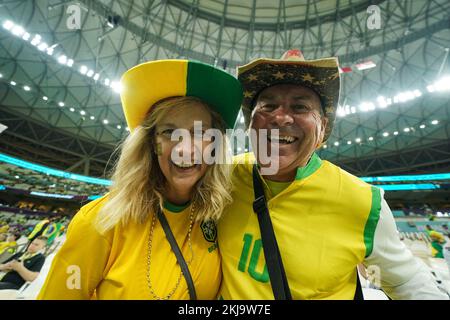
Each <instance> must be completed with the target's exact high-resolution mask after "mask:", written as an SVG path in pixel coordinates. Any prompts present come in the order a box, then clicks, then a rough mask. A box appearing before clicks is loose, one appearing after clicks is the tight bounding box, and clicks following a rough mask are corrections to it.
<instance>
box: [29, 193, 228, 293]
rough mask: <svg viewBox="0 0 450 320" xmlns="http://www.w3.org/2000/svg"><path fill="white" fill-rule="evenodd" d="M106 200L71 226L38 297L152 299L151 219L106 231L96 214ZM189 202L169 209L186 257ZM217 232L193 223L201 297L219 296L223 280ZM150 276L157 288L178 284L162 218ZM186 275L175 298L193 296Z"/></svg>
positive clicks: (85, 210) (196, 280)
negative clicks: (100, 227) (96, 220)
mask: <svg viewBox="0 0 450 320" xmlns="http://www.w3.org/2000/svg"><path fill="white" fill-rule="evenodd" d="M105 201H107V197H106V196H105V197H102V198H100V199H97V200H95V201H92V202H90V203H89V204H87V205H85V206H84V207H83V208H81V210H80V211H79V212H78V213H77V214H76V215H75V217H74V219H73V220H72V222H71V223H70V225H69V229H68V232H67V239H66V241H65V243H64V245H63V246H62V247H61V249H60V250H59V252H58V253H57V254H56V256H55V258H54V260H53V262H52V266H51V269H50V272H49V275H48V276H47V279H46V281H45V284H44V286H43V288H42V289H41V292H40V294H39V296H38V299H92V298H96V299H153V296H152V294H151V293H150V289H149V286H148V281H147V274H148V273H147V270H148V268H147V265H148V251H149V250H148V239H149V234H150V227H151V217H149V218H148V219H147V221H146V222H145V223H143V224H140V223H137V222H130V223H128V224H127V225H126V226H123V225H117V226H116V227H115V228H114V229H112V230H110V231H108V232H107V233H105V234H104V235H101V234H99V233H98V232H97V230H96V229H95V227H94V225H93V221H94V218H95V217H96V215H97V213H98V212H99V210H100V208H101V207H102V206H103V204H104V203H105ZM190 208H191V207H190V206H189V207H188V208H186V209H185V210H183V211H181V212H178V213H175V212H171V211H168V210H166V209H165V210H164V213H165V215H166V217H167V220H168V222H169V224H170V227H171V229H172V232H173V234H174V236H175V238H176V240H177V243H178V245H179V246H180V249H181V251H182V252H183V256H184V257H185V259H186V261H190V258H191V251H190V249H189V245H188V228H189V215H190ZM216 235H217V232H216V230H215V226H214V224H213V223H211V222H210V223H194V226H193V229H192V234H191V237H192V247H193V255H194V256H193V260H192V263H191V264H190V265H189V270H190V272H191V275H192V278H193V281H194V285H195V288H196V293H197V298H198V299H215V298H216V297H217V292H218V289H219V285H220V281H221V270H220V255H219V252H218V249H217V239H216ZM150 265H151V268H150V271H151V272H150V279H151V283H152V287H153V290H154V291H155V293H156V294H157V295H158V296H160V297H163V296H166V295H168V294H169V293H170V291H171V290H172V289H173V288H174V287H175V285H176V283H177V279H178V276H179V274H180V267H179V265H178V263H177V259H176V256H175V254H174V253H173V252H172V250H171V248H170V244H169V242H168V241H167V240H166V238H165V234H164V230H163V229H162V227H161V225H160V223H159V222H158V221H157V222H156V224H155V228H154V232H153V240H152V254H151V260H150ZM189 298H190V297H189V292H188V288H187V284H186V281H185V279H184V277H182V278H181V282H180V284H179V287H178V288H177V290H176V291H175V293H174V295H173V296H172V297H171V299H189Z"/></svg>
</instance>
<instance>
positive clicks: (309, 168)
mask: <svg viewBox="0 0 450 320" xmlns="http://www.w3.org/2000/svg"><path fill="white" fill-rule="evenodd" d="M321 165H322V159H320V158H319V156H318V155H317V154H316V153H315V152H314V153H313V154H312V156H311V159H310V160H309V162H308V163H307V164H306V166H304V167H299V168H298V169H297V174H296V175H295V180H301V179H305V178H306V177H309V176H310V175H312V174H313V173H314V172H316V171H317V170H318V169H319V168H320V166H321Z"/></svg>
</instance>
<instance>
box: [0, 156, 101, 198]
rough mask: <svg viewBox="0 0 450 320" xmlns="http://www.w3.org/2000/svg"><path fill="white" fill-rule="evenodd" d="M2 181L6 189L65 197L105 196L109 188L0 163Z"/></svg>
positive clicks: (0, 178) (0, 179)
mask: <svg viewBox="0 0 450 320" xmlns="http://www.w3.org/2000/svg"><path fill="white" fill-rule="evenodd" d="M0 181H2V182H1V184H3V185H5V186H6V187H11V188H15V189H21V190H27V191H35V192H45V193H52V194H64V195H86V196H90V195H103V194H105V193H106V192H107V191H108V187H107V186H103V185H98V184H91V183H85V182H82V181H77V180H73V179H65V178H60V177H56V176H52V175H47V174H44V173H40V172H36V171H32V170H28V169H24V168H20V167H17V166H14V165H11V164H7V163H0Z"/></svg>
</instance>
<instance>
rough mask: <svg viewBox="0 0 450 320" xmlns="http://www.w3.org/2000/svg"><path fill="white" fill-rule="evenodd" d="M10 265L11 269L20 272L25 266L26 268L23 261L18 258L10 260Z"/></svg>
mask: <svg viewBox="0 0 450 320" xmlns="http://www.w3.org/2000/svg"><path fill="white" fill-rule="evenodd" d="M8 265H9V268H10V269H12V270H14V271H16V272H19V270H23V268H24V266H23V262H19V261H17V260H13V261H10V262H8Z"/></svg>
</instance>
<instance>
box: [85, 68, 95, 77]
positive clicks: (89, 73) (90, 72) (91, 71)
mask: <svg viewBox="0 0 450 320" xmlns="http://www.w3.org/2000/svg"><path fill="white" fill-rule="evenodd" d="M93 75H94V70H91V69H89V71H88V72H87V73H86V76H88V77H89V78H91V77H92V76H93Z"/></svg>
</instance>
